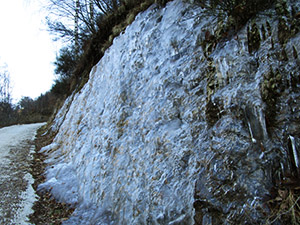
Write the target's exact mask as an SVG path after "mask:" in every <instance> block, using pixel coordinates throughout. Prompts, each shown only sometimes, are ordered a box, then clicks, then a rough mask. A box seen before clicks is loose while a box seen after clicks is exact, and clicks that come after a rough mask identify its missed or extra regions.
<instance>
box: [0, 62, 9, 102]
mask: <svg viewBox="0 0 300 225" xmlns="http://www.w3.org/2000/svg"><path fill="white" fill-rule="evenodd" d="M0 102H5V103H11V85H10V75H9V72H8V70H7V66H6V65H5V66H3V67H2V68H1V71H0Z"/></svg>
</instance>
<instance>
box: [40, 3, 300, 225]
mask: <svg viewBox="0 0 300 225" xmlns="http://www.w3.org/2000/svg"><path fill="white" fill-rule="evenodd" d="M292 9H293V10H294V11H296V12H297V11H300V8H299V3H297V1H289V2H288V7H287V12H286V13H287V14H288V15H281V16H278V12H276V10H275V9H271V10H268V11H265V12H262V13H261V14H259V15H258V16H257V17H256V18H253V19H252V20H251V21H249V22H248V24H246V26H245V27H243V28H242V29H240V30H239V31H238V32H236V33H232V34H227V33H222V30H223V29H222V28H223V27H224V25H226V23H227V21H228V17H227V16H226V15H225V14H224V13H223V12H221V11H218V10H216V11H215V12H213V13H212V11H207V10H205V9H202V8H201V7H198V6H197V5H191V4H188V3H184V2H182V1H180V0H175V1H173V2H169V3H168V4H167V6H166V7H165V8H159V7H156V6H155V5H153V6H152V7H150V8H149V9H148V10H147V11H145V12H143V13H141V14H139V15H138V16H137V18H136V20H135V21H134V22H133V23H132V25H130V26H129V27H128V28H127V29H126V31H125V32H124V33H122V34H121V35H120V36H119V37H118V38H116V39H115V40H114V43H113V45H112V46H111V47H110V48H109V49H108V50H107V51H106V53H105V55H104V57H103V58H102V59H101V61H100V62H99V63H98V64H97V65H96V66H95V67H94V68H93V69H92V71H91V74H90V79H89V81H88V83H87V84H86V85H85V86H84V87H83V89H82V90H81V91H80V92H79V93H76V94H73V95H72V96H71V97H69V99H68V100H67V101H66V104H65V105H64V106H63V107H62V109H61V111H60V112H59V113H58V114H57V116H56V119H55V121H54V124H53V128H52V129H53V131H55V132H58V133H57V135H56V138H55V139H54V142H53V143H52V144H51V145H49V146H47V147H44V148H43V149H42V151H43V152H45V153H46V154H48V155H49V159H48V160H47V163H48V164H49V167H48V169H47V181H46V182H45V183H44V184H42V185H40V189H43V188H46V189H51V192H52V193H53V195H54V196H55V197H56V198H57V199H59V200H61V201H65V202H68V203H71V204H74V205H75V206H76V210H75V212H74V214H73V216H72V217H71V218H70V219H69V220H67V221H65V222H64V224H193V223H196V224H201V223H202V224H210V223H213V224H222V223H224V224H239V223H247V222H248V223H250V224H253V223H263V222H266V220H267V216H266V215H268V214H269V213H270V210H269V209H268V207H267V206H266V205H265V204H264V203H265V199H266V198H267V197H268V196H270V191H271V189H272V187H274V185H276V184H278V182H280V181H281V180H283V179H287V178H286V174H287V173H288V172H289V173H290V174H292V176H294V177H296V176H298V175H299V174H298V175H297V174H296V173H295V171H296V170H295V166H296V167H297V165H296V159H297V157H299V149H298V148H297V146H296V144H295V143H298V142H299V137H300V132H299V124H300V123H299V122H300V112H299V103H300V89H299V85H300V83H299V75H300V69H299V68H300V67H299V65H300V59H299V54H298V52H299V51H300V44H299V43H300V33H299V19H298V18H297V17H294V15H293V13H292V11H293V10H292ZM277 11H278V10H277ZM295 24H296V25H297V24H298V25H297V26H296V28H295ZM283 26H284V27H285V28H286V29H288V31H289V35H287V36H284V35H283V34H281V33H282V27H283ZM297 27H298V28H297ZM293 29H294V30H293ZM291 138H292V139H293V140H294V144H292V143H291V141H290V140H292V139H291ZM291 146H292V147H291ZM291 149H295V151H294V152H295V154H292V155H291ZM291 156H292V157H291Z"/></svg>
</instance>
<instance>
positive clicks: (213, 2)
mask: <svg viewBox="0 0 300 225" xmlns="http://www.w3.org/2000/svg"><path fill="white" fill-rule="evenodd" d="M196 2H198V3H199V4H201V5H202V6H203V7H206V8H210V9H212V8H219V9H221V10H223V11H225V12H226V13H227V14H228V16H232V17H233V19H234V20H235V23H236V25H239V26H241V25H244V24H245V23H246V22H247V21H248V20H249V19H250V18H251V17H253V16H254V15H256V14H257V12H259V11H261V10H263V9H266V8H269V7H271V6H272V5H273V4H274V3H275V2H276V0H209V1H206V0H196Z"/></svg>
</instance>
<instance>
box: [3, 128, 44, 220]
mask: <svg viewBox="0 0 300 225" xmlns="http://www.w3.org/2000/svg"><path fill="white" fill-rule="evenodd" d="M42 125H43V123H37V124H27V125H15V126H10V127H4V128H1V129H0V224H20V225H23V224H29V223H28V222H26V220H27V216H28V215H29V214H30V213H31V212H32V209H31V206H32V204H33V202H34V201H35V199H36V195H35V193H34V190H33V188H32V187H31V184H32V183H33V179H32V176H31V175H30V174H29V170H30V161H31V159H32V158H31V157H32V156H31V153H32V152H33V151H34V146H33V140H34V137H35V134H36V130H37V129H38V128H39V127H41V126H42Z"/></svg>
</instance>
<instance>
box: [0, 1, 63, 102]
mask: <svg viewBox="0 0 300 225" xmlns="http://www.w3.org/2000/svg"><path fill="white" fill-rule="evenodd" d="M39 2H46V1H45V0H44V1H42V0H13V1H11V0H1V1H0V64H3V63H6V64H7V65H8V70H9V72H10V78H11V84H12V97H13V102H14V103H15V102H17V101H18V100H19V99H20V98H21V97H22V96H29V97H31V98H36V97H38V96H39V95H40V94H41V93H45V92H46V91H48V90H49V89H50V88H51V86H52V84H53V80H54V75H53V74H54V72H53V71H54V66H53V62H54V61H55V57H56V52H57V51H58V47H57V46H58V43H55V42H53V41H52V39H51V37H50V36H49V33H48V32H47V30H46V29H47V26H46V25H45V22H44V18H45V16H46V15H47V12H46V11H45V10H42V7H41V4H40V3H39Z"/></svg>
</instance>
